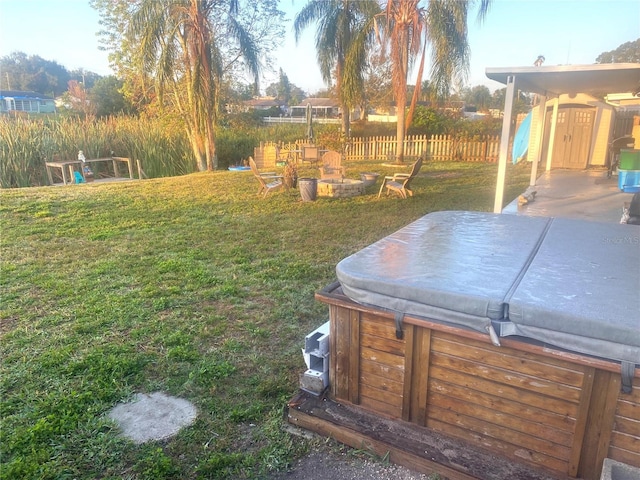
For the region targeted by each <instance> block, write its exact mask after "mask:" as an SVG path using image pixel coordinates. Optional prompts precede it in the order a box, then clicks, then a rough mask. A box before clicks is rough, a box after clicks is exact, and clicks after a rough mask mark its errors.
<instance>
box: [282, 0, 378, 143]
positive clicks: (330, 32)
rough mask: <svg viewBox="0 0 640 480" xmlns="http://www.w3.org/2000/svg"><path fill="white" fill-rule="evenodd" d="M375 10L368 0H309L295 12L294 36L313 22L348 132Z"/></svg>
mask: <svg viewBox="0 0 640 480" xmlns="http://www.w3.org/2000/svg"><path fill="white" fill-rule="evenodd" d="M378 12H379V6H378V4H377V3H376V2H372V1H370V0H310V1H309V3H307V5H306V6H305V7H303V9H302V10H301V11H300V12H299V13H298V14H297V15H296V17H295V20H294V23H293V25H294V30H295V36H296V40H298V39H299V38H300V35H301V33H302V30H304V29H305V28H306V27H308V26H309V25H311V24H313V23H317V24H318V26H317V29H316V55H317V59H318V64H319V66H320V73H321V75H322V78H323V80H324V82H325V83H326V84H327V86H330V85H331V83H332V79H333V78H335V83H336V84H335V89H336V95H337V97H338V101H339V102H340V106H341V109H342V131H343V133H344V134H345V136H347V137H348V136H349V134H350V112H351V109H352V108H354V107H355V106H356V105H357V104H358V103H359V102H360V101H361V99H362V95H363V92H364V79H363V70H364V65H365V62H366V59H367V51H368V49H369V47H370V46H371V45H372V43H373V42H372V33H373V30H372V26H373V25H372V20H373V17H374V16H375V15H376V14H377V13H378Z"/></svg>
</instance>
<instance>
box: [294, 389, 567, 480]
mask: <svg viewBox="0 0 640 480" xmlns="http://www.w3.org/2000/svg"><path fill="white" fill-rule="evenodd" d="M286 418H287V420H288V422H290V423H292V424H294V425H297V426H299V427H302V428H305V429H308V430H311V431H313V432H316V433H318V434H320V435H323V436H327V437H331V438H334V439H336V440H338V441H339V442H342V443H344V444H346V445H349V446H351V447H353V448H358V449H366V450H369V451H371V452H372V453H375V454H376V455H378V456H380V457H384V456H387V455H388V458H389V460H390V461H391V462H393V463H397V464H399V465H403V466H406V467H408V468H411V469H413V470H416V471H418V472H422V473H425V474H431V473H438V474H440V476H442V477H444V478H446V479H448V480H506V479H509V480H567V479H568V477H565V476H558V475H557V474H554V473H551V472H546V471H543V470H540V469H535V468H533V467H531V466H528V465H525V464H520V463H518V462H515V461H513V460H512V459H508V458H506V457H501V456H498V455H496V454H495V452H489V451H484V450H482V449H480V448H477V446H475V445H472V444H470V443H467V442H463V441H461V440H459V439H454V438H451V437H448V436H446V435H442V434H441V433H438V432H435V431H433V430H431V429H428V428H425V427H420V426H416V425H415V424H412V423H408V422H404V421H402V420H397V419H390V418H385V417H382V416H381V415H380V414H374V413H371V412H368V411H367V410H366V409H364V408H362V407H357V406H353V405H345V404H340V403H336V402H334V401H332V400H331V399H329V398H324V397H323V398H318V397H314V396H313V395H311V394H308V393H306V392H300V393H299V394H298V395H296V396H295V397H294V398H293V399H292V400H291V401H290V402H289V404H288V407H287V412H286Z"/></svg>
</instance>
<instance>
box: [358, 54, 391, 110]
mask: <svg viewBox="0 0 640 480" xmlns="http://www.w3.org/2000/svg"><path fill="white" fill-rule="evenodd" d="M392 103H393V90H392V84H391V62H390V61H389V59H388V58H387V57H385V56H384V55H381V52H380V51H379V50H377V51H375V52H371V54H370V57H369V60H368V62H367V64H366V65H365V70H364V95H363V99H362V105H361V111H362V112H364V111H366V110H367V108H368V107H375V108H382V109H387V108H389V107H390V106H391V105H392Z"/></svg>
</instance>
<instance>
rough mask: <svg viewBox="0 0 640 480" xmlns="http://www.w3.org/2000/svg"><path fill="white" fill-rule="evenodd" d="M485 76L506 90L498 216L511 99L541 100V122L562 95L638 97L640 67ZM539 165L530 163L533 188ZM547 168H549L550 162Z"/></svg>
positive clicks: (501, 71)
mask: <svg viewBox="0 0 640 480" xmlns="http://www.w3.org/2000/svg"><path fill="white" fill-rule="evenodd" d="M485 73H486V75H487V77H488V78H490V79H492V80H495V81H497V82H500V83H502V84H504V85H506V87H507V93H506V95H505V106H504V117H503V124H502V137H501V142H500V153H499V160H498V162H499V163H498V180H497V184H496V195H495V202H494V212H495V213H500V212H501V211H502V208H503V196H504V181H505V172H506V164H507V158H508V154H509V152H508V149H509V139H510V138H511V117H512V110H513V101H514V96H515V94H516V91H517V90H522V91H525V92H529V93H536V94H538V95H540V96H541V98H540V103H539V107H538V108H540V109H541V111H540V117H541V118H544V115H545V114H546V109H545V108H544V106H545V104H546V101H547V98H551V97H559V96H560V95H562V94H568V95H570V96H573V95H576V94H578V93H585V94H589V95H605V94H610V93H631V94H633V95H640V64H639V63H610V64H594V65H559V66H547V67H544V66H540V67H505V68H487V69H486V70H485ZM554 116H555V115H554ZM541 124H542V123H541ZM540 128H541V127H540ZM542 134H543V132H542V131H540V132H539V135H537V138H538V141H539V142H540V144H542V141H543V138H542V136H543V135H542ZM553 136H555V129H554V128H552V133H551V137H552V138H551V141H553ZM540 151H541V149H538V152H540ZM539 161H540V158H534V159H532V165H531V168H532V171H531V182H530V183H531V185H535V179H536V176H537V166H538V162H539ZM547 166H548V168H550V163H549V162H548V163H547Z"/></svg>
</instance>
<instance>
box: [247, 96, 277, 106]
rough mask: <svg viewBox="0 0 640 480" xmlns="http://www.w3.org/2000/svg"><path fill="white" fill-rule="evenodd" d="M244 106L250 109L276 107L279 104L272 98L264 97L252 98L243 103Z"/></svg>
mask: <svg viewBox="0 0 640 480" xmlns="http://www.w3.org/2000/svg"><path fill="white" fill-rule="evenodd" d="M244 104H245V105H248V106H250V107H254V108H255V107H278V106H279V105H280V102H278V101H277V100H276V99H275V98H274V97H266V98H252V99H251V100H247V101H245V102H244Z"/></svg>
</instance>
